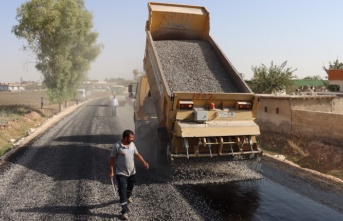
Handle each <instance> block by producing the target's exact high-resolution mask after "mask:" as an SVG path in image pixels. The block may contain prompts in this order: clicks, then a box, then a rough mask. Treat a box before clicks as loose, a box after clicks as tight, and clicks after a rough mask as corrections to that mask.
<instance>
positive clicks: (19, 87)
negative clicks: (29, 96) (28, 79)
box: [0, 83, 25, 91]
mask: <svg viewBox="0 0 343 221" xmlns="http://www.w3.org/2000/svg"><path fill="white" fill-rule="evenodd" d="M23 90H25V85H23V84H18V83H7V84H6V83H0V91H23Z"/></svg>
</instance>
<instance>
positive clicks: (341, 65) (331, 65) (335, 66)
mask: <svg viewBox="0 0 343 221" xmlns="http://www.w3.org/2000/svg"><path fill="white" fill-rule="evenodd" d="M323 69H324V71H325V72H326V73H328V70H330V69H343V63H342V62H340V61H339V60H338V58H336V60H335V61H334V62H332V63H331V62H329V68H327V67H325V66H323Z"/></svg>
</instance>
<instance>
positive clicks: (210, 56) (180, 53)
mask: <svg viewBox="0 0 343 221" xmlns="http://www.w3.org/2000/svg"><path fill="white" fill-rule="evenodd" d="M154 44H155V46H156V49H157V53H158V56H159V59H160V62H161V65H162V69H163V73H164V74H165V77H166V80H167V82H168V85H169V88H170V90H171V91H172V92H175V91H183V92H217V93H224V92H225V93H229V92H232V93H233V92H238V90H237V88H236V87H235V85H234V84H233V83H232V81H231V79H230V77H229V75H228V74H227V73H226V72H225V70H224V68H223V67H222V65H221V64H220V61H219V59H218V58H217V56H216V55H215V53H214V51H213V49H212V48H211V46H210V45H209V44H208V43H207V42H205V41H198V40H180V41H176V40H170V41H154Z"/></svg>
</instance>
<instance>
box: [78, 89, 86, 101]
mask: <svg viewBox="0 0 343 221" xmlns="http://www.w3.org/2000/svg"><path fill="white" fill-rule="evenodd" d="M77 99H78V100H81V101H84V100H85V99H86V90H85V89H77Z"/></svg>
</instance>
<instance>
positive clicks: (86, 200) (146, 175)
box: [0, 98, 256, 221]
mask: <svg viewBox="0 0 343 221" xmlns="http://www.w3.org/2000/svg"><path fill="white" fill-rule="evenodd" d="M108 102H109V101H108V99H107V98H106V99H102V100H98V101H92V102H89V103H87V104H85V105H84V106H83V107H81V108H79V109H78V110H76V111H75V112H74V113H72V114H71V115H70V116H68V117H66V118H64V119H63V120H60V121H59V122H57V123H56V122H55V125H54V126H53V127H52V128H50V129H49V130H48V131H47V132H46V133H45V134H44V135H43V136H41V137H40V138H39V139H37V140H36V141H34V142H33V143H31V144H30V145H29V146H27V147H26V148H23V149H22V150H21V151H20V152H21V154H14V155H13V156H12V157H10V158H9V159H8V160H9V162H8V163H6V164H4V165H2V166H1V168H2V169H1V172H0V180H1V182H0V217H1V220H64V221H65V220H118V219H119V212H120V206H119V198H118V197H115V196H114V193H113V189H112V186H111V182H110V180H109V179H108V175H107V174H108V164H109V154H110V148H111V146H112V143H114V142H115V141H116V140H118V139H120V137H121V133H122V131H123V130H124V129H134V125H133V122H132V114H133V113H132V107H131V106H126V107H120V108H118V116H119V117H116V118H112V117H111V109H110V107H109V106H107V105H108ZM51 122H54V121H52V120H51ZM137 146H138V147H139V143H137ZM139 151H140V152H141V153H142V155H146V151H145V150H142V149H139ZM236 164H237V163H233V164H232V165H231V166H227V167H230V168H231V172H230V174H231V175H232V174H233V173H237V174H238V173H239V170H240V169H238V168H239V167H237V165H236ZM219 166H220V167H221V166H223V165H219V164H218V165H217V167H214V165H212V168H211V170H212V171H214V170H215V169H216V168H217V169H218V171H220V170H219ZM189 169H190V168H189V167H185V168H184V169H182V170H181V171H183V172H185V170H189ZM171 170H173V169H171V168H163V167H160V166H159V165H154V164H152V165H151V169H149V170H145V169H144V168H143V167H141V166H140V165H139V164H138V165H137V171H138V172H137V185H136V187H135V189H134V202H133V204H132V205H130V208H131V212H130V220H222V217H221V215H220V214H219V213H218V212H216V211H213V210H211V209H209V207H208V206H207V205H206V204H205V203H203V201H202V200H200V199H199V197H198V196H197V195H195V194H194V193H193V192H192V191H191V188H190V187H189V186H186V185H184V184H189V183H194V180H195V179H196V178H197V177H198V176H197V175H196V176H189V177H187V176H185V175H181V174H182V173H180V172H175V170H173V171H174V173H172V176H170V174H169V172H170V171H171ZM248 170H249V169H248V168H247V171H248ZM233 171H236V172H233ZM207 172H208V171H207ZM220 174H221V176H222V172H221V173H220ZM254 176H256V174H254ZM211 177H213V176H211ZM203 178H204V177H203ZM245 178H246V175H244V179H245ZM237 179H240V178H239V177H238V178H237ZM250 179H251V178H250ZM199 180H200V179H199ZM222 181H223V180H222ZM201 182H204V181H201ZM216 182H220V180H219V181H216Z"/></svg>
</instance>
